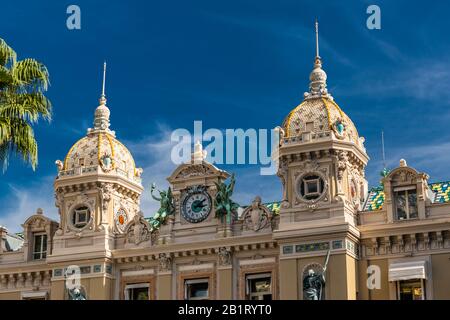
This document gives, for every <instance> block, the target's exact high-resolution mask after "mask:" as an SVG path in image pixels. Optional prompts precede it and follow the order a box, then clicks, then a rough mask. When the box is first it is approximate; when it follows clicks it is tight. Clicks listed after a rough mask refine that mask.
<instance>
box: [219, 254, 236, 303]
mask: <svg viewBox="0 0 450 320" xmlns="http://www.w3.org/2000/svg"><path fill="white" fill-rule="evenodd" d="M216 252H217V256H218V267H217V299H219V300H231V299H232V298H233V269H232V256H231V249H230V248H226V247H220V248H218V249H216Z"/></svg>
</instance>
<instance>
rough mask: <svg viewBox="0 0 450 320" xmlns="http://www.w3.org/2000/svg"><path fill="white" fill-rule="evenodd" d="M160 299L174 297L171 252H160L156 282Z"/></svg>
mask: <svg viewBox="0 0 450 320" xmlns="http://www.w3.org/2000/svg"><path fill="white" fill-rule="evenodd" d="M156 287H157V288H156V292H157V295H158V296H157V297H156V299H158V300H171V299H172V258H171V256H170V254H167V253H160V254H159V269H158V278H157V283H156Z"/></svg>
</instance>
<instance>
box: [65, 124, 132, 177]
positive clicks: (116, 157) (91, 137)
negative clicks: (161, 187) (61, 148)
mask: <svg viewBox="0 0 450 320" xmlns="http://www.w3.org/2000/svg"><path fill="white" fill-rule="evenodd" d="M80 166H83V167H84V168H85V169H87V168H90V167H97V166H100V167H101V168H102V170H103V171H105V172H109V171H112V170H113V169H116V168H118V169H119V170H120V171H122V172H123V173H126V174H127V175H128V174H129V173H130V174H131V175H135V174H136V166H135V163H134V159H133V156H132V155H131V153H130V151H129V150H128V149H127V148H126V147H125V146H124V145H123V144H122V143H121V142H120V141H119V140H117V139H116V138H115V137H114V136H113V135H111V134H110V133H107V132H90V133H88V135H87V136H86V137H84V138H81V139H80V140H78V141H77V142H76V143H75V144H74V145H73V146H72V148H70V150H69V152H68V153H67V155H66V157H65V159H64V167H63V170H70V169H74V168H76V167H80Z"/></svg>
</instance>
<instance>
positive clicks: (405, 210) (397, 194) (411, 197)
mask: <svg viewBox="0 0 450 320" xmlns="http://www.w3.org/2000/svg"><path fill="white" fill-rule="evenodd" d="M394 199H395V212H396V217H397V220H407V219H415V218H417V217H418V212H417V192H416V190H415V189H409V190H398V191H394Z"/></svg>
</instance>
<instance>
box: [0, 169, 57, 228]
mask: <svg viewBox="0 0 450 320" xmlns="http://www.w3.org/2000/svg"><path fill="white" fill-rule="evenodd" d="M54 178H55V177H54V176H46V177H43V178H40V179H38V180H37V181H34V182H32V183H30V184H29V185H26V186H18V185H15V184H14V183H11V184H9V189H10V192H9V193H8V194H6V195H5V196H4V197H3V199H2V202H3V206H2V207H3V212H2V214H1V215H0V225H2V226H5V227H6V228H7V229H8V230H9V231H10V232H21V231H22V227H21V224H23V223H24V222H25V220H26V219H27V218H28V217H30V216H31V215H33V214H35V213H36V209H37V208H42V209H43V210H44V215H45V216H47V217H49V218H51V219H53V220H56V221H59V216H58V210H57V208H56V207H55V201H54V197H53V179H54Z"/></svg>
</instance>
